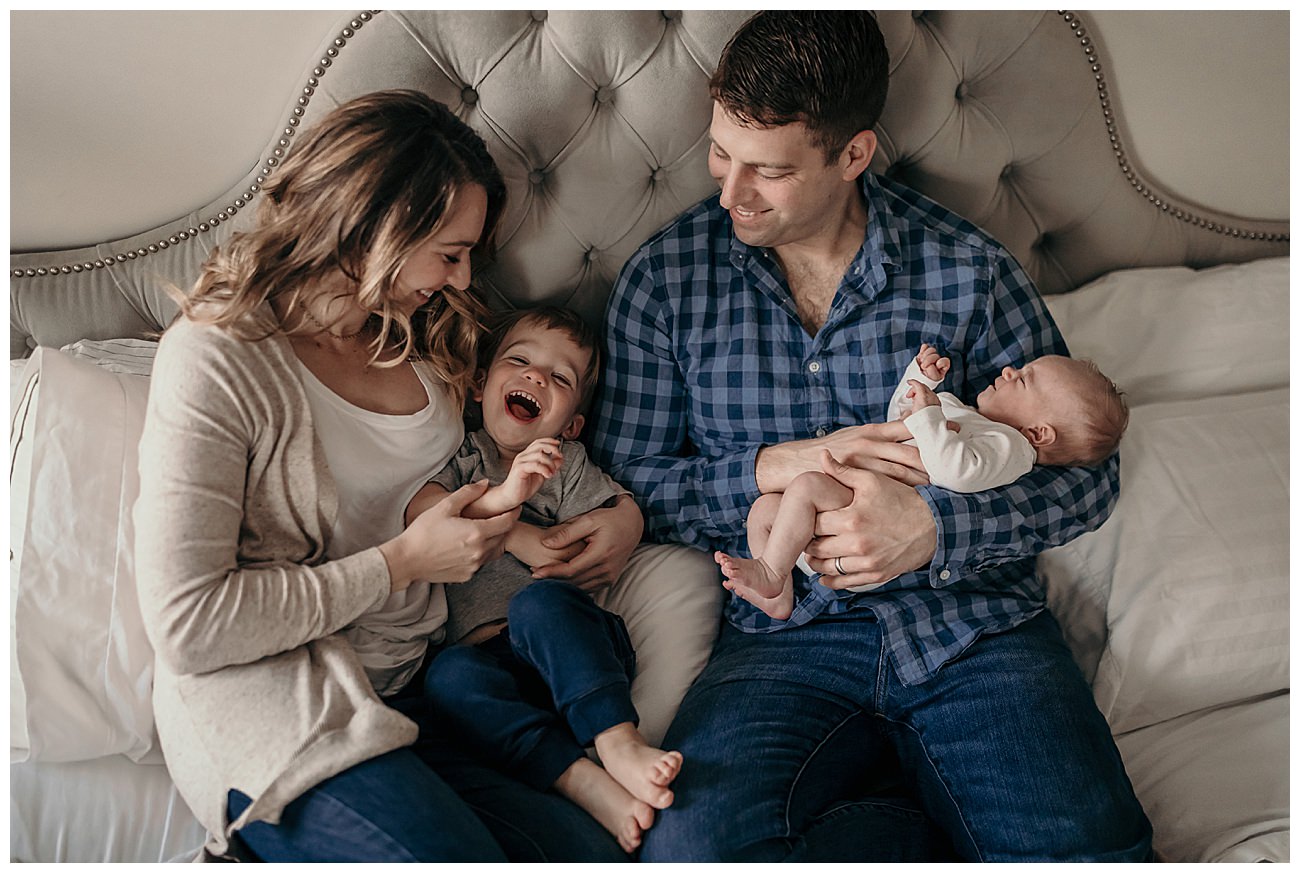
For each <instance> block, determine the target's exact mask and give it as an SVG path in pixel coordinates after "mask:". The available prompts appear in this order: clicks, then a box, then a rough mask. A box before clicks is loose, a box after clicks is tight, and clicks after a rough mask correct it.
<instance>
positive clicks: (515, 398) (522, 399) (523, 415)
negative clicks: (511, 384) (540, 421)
mask: <svg viewBox="0 0 1300 873" xmlns="http://www.w3.org/2000/svg"><path fill="white" fill-rule="evenodd" d="M506 411H507V412H509V413H510V415H511V416H513V417H514V418H517V419H519V420H520V421H524V422H528V421H532V420H533V419H535V418H537V416H539V415H541V414H542V404H541V403H539V402H538V400H537V398H536V397H534V396H532V395H531V394H528V393H526V392H524V391H511V392H510V393H509V394H507V395H506Z"/></svg>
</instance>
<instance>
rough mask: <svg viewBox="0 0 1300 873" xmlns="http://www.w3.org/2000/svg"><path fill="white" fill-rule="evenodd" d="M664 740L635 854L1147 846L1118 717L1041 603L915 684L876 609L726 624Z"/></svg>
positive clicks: (1089, 857) (858, 854)
mask: <svg viewBox="0 0 1300 873" xmlns="http://www.w3.org/2000/svg"><path fill="white" fill-rule="evenodd" d="M664 747H665V748H670V749H679V750H680V751H681V752H682V754H683V756H684V757H685V763H684V764H683V766H682V771H681V774H680V775H679V776H678V777H677V780H676V781H675V782H674V783H673V790H674V793H675V795H676V800H675V802H674V803H673V805H672V806H671V807H669V808H668V809H666V810H663V811H662V812H660V813H658V816H657V820H656V822H655V825H654V827H653V828H651V829H650V830H649V831H648V832H647V834H646V840H645V844H644V846H643V848H642V852H641V860H653V861H740V860H748V861H780V860H792V861H796V860H803V861H811V860H818V861H855V860H856V861H866V860H901V861H922V860H943V859H952V858H961V859H966V860H972V861H975V860H978V861H1034V860H1047V861H1051V860H1072V861H1140V860H1149V859H1150V857H1151V826H1150V824H1149V822H1148V821H1147V818H1146V816H1145V814H1144V813H1143V811H1142V808H1141V806H1140V804H1139V803H1138V801H1137V799H1136V797H1135V796H1134V794H1133V789H1132V786H1131V784H1130V783H1129V780H1128V777H1127V775H1126V774H1125V772H1124V767H1123V762H1122V761H1121V760H1120V756H1119V752H1118V750H1117V749H1116V747H1115V744H1114V742H1113V740H1112V739H1111V734H1110V729H1109V727H1108V726H1107V724H1106V721H1105V719H1103V718H1102V716H1101V714H1100V712H1098V710H1097V707H1096V705H1095V703H1094V702H1093V699H1092V694H1091V692H1090V690H1089V689H1088V686H1087V684H1086V683H1085V682H1084V680H1083V677H1082V675H1081V674H1080V672H1079V670H1078V668H1077V667H1076V666H1075V664H1074V661H1073V660H1072V658H1071V656H1070V652H1069V650H1068V649H1067V647H1066V645H1065V643H1064V641H1063V640H1062V637H1061V633H1060V628H1059V627H1058V625H1057V624H1056V621H1055V619H1054V618H1052V616H1051V615H1050V614H1048V613H1047V612H1044V613H1042V614H1040V615H1039V616H1037V617H1035V618H1033V619H1031V620H1029V621H1027V622H1025V623H1024V624H1022V625H1020V626H1019V627H1017V628H1015V629H1013V630H1010V631H1007V632H1004V633H998V634H989V635H986V636H984V637H981V638H980V639H979V640H977V641H976V642H975V643H974V644H973V645H972V646H971V647H970V649H968V650H967V652H966V653H965V654H963V655H962V656H961V657H960V658H958V659H957V660H955V661H953V662H951V663H949V664H947V665H946V666H945V667H943V668H942V669H941V670H940V671H939V672H938V674H937V675H935V676H934V677H933V678H931V679H930V680H929V681H927V682H925V683H924V684H921V685H918V686H912V687H908V686H905V685H903V684H902V683H900V682H899V681H898V679H897V677H896V676H895V674H894V671H893V669H892V668H891V667H890V665H889V662H888V658H887V656H886V655H885V653H884V649H883V646H882V639H881V633H880V628H879V626H878V624H877V623H876V622H875V620H874V618H872V617H871V616H870V615H863V616H860V617H859V616H856V615H854V616H846V617H837V618H834V619H822V620H818V621H814V622H812V623H810V624H807V625H804V626H801V627H798V628H794V629H790V630H784V631H779V632H776V633H771V634H745V633H741V632H739V631H737V630H735V629H734V628H731V627H729V626H728V627H724V629H723V631H722V634H721V636H720V637H719V639H718V643H717V645H716V647H715V649H714V652H713V657H712V658H711V659H710V661H709V664H708V666H707V667H705V669H704V672H703V673H702V674H701V675H700V678H699V679H698V680H697V681H696V683H695V685H694V686H693V687H692V688H691V690H690V691H689V692H688V693H687V695H686V699H685V700H684V701H683V703H682V707H681V709H680V710H679V711H678V714H677V717H676V719H675V720H674V722H673V724H672V727H671V728H670V729H669V731H668V736H667V737H666V738H665V741H664ZM900 780H901V783H902V786H903V788H902V789H901V791H899V790H894V791H887V790H883V789H882V786H881V785H880V782H881V781H884V782H885V783H889V782H891V781H892V782H894V783H895V785H896V784H897V783H898V781H900Z"/></svg>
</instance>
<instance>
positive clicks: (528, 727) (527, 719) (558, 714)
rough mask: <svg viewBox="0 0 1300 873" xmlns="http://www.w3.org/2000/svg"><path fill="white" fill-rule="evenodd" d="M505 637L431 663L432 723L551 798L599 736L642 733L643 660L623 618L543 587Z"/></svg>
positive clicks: (533, 589) (517, 600)
mask: <svg viewBox="0 0 1300 873" xmlns="http://www.w3.org/2000/svg"><path fill="white" fill-rule="evenodd" d="M506 621H507V624H506V629H505V630H504V631H502V632H501V633H500V634H498V635H497V636H495V637H493V638H491V639H489V640H487V641H486V642H483V643H480V644H478V645H476V646H452V647H451V648H449V649H447V650H445V651H443V652H441V653H440V654H439V655H438V656H437V657H435V658H434V659H433V661H432V662H431V663H430V664H429V671H428V673H427V674H426V676H425V680H424V690H425V695H426V696H427V697H428V699H429V702H430V704H431V706H432V710H433V717H434V718H435V719H436V720H438V721H439V722H442V723H444V724H446V725H447V726H448V729H449V732H451V733H454V734H455V736H456V737H457V739H458V740H459V741H460V742H462V743H463V744H464V745H465V747H466V748H468V749H470V750H471V751H472V752H473V753H474V754H475V755H476V756H478V757H479V758H481V759H483V760H485V761H487V762H489V763H491V764H493V765H494V766H496V767H499V768H501V769H502V770H504V771H506V772H508V773H511V774H513V775H515V776H516V777H518V778H519V779H521V780H523V782H525V783H526V784H528V785H530V786H532V787H534V788H536V789H538V790H541V791H545V790H546V789H548V788H550V787H551V786H552V785H553V784H554V783H555V780H556V779H557V778H559V776H560V774H561V773H563V772H564V771H565V770H567V769H568V768H569V766H570V765H572V764H573V762H574V761H576V760H578V758H580V757H582V756H583V755H584V754H585V752H584V748H585V747H586V746H589V745H591V743H592V740H593V739H594V738H595V737H596V735H597V734H599V733H600V732H602V731H604V730H606V729H608V728H611V727H613V726H614V725H617V724H621V723H623V722H632V723H633V724H636V723H637V721H638V719H637V713H636V709H635V708H634V707H633V706H632V698H631V693H630V686H631V682H632V675H633V671H634V669H635V667H636V655H635V653H634V652H633V649H632V641H631V640H630V639H629V638H628V635H627V629H626V628H625V627H624V625H623V619H621V618H619V617H618V616H617V615H615V614H614V613H612V612H606V611H605V610H603V609H601V608H600V607H599V606H597V605H596V604H595V602H594V601H592V599H591V597H590V596H589V595H588V594H587V593H586V592H584V591H582V590H580V589H578V588H576V587H574V586H573V585H570V584H569V583H567V582H561V581H557V580H553V579H541V580H538V581H536V582H534V583H532V584H531V585H529V586H528V587H527V588H524V589H521V590H520V591H519V593H517V594H515V595H514V597H512V598H511V599H510V607H509V611H508V614H507V617H506Z"/></svg>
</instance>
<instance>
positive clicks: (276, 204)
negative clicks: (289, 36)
mask: <svg viewBox="0 0 1300 873" xmlns="http://www.w3.org/2000/svg"><path fill="white" fill-rule="evenodd" d="M467 185H479V186H481V187H482V188H483V189H484V190H485V191H486V192H487V217H486V220H485V221H484V225H483V235H482V237H481V238H480V240H479V246H478V249H477V251H485V252H488V253H490V251H491V248H492V243H493V238H494V234H495V231H496V225H497V222H498V220H499V219H500V217H501V212H502V210H503V209H504V207H505V199H506V189H505V183H504V182H503V181H502V178H501V173H500V171H499V170H498V169H497V167H496V164H495V163H493V161H492V158H491V156H490V155H489V154H488V151H487V147H486V146H485V145H484V143H483V140H482V139H480V138H479V136H478V135H477V134H476V133H474V131H472V130H471V129H470V128H469V127H468V126H467V125H465V123H464V122H462V121H461V120H460V119H458V118H456V116H455V115H453V114H452V113H451V111H450V110H448V109H447V107H445V106H443V105H442V104H441V103H438V102H437V101H435V100H432V99H431V98H429V97H427V96H426V95H424V94H421V93H419V92H416V91H379V92H375V93H372V94H367V95H365V96H363V97H359V98H357V99H355V100H352V101H350V102H348V103H345V104H343V105H342V106H339V107H338V108H336V109H334V110H333V111H332V112H330V114H329V115H327V116H326V117H325V118H323V119H322V120H321V121H320V122H319V123H318V124H316V125H315V126H314V127H313V128H312V129H311V130H310V131H308V132H306V133H305V134H304V135H303V136H302V138H301V139H300V140H299V141H298V142H297V143H296V144H295V147H294V149H293V150H292V151H291V152H290V154H289V156H288V157H287V158H286V159H285V161H284V163H283V164H282V165H281V167H280V169H279V171H278V172H277V173H276V174H275V176H274V177H273V179H272V180H271V181H270V182H268V183H267V185H266V187H265V188H264V190H263V197H262V202H261V204H260V205H259V207H258V212H257V222H256V225H255V227H254V228H253V229H252V230H249V231H246V232H242V233H236V234H234V235H233V236H232V237H231V239H230V240H229V241H228V242H226V243H225V244H224V245H222V246H221V247H219V248H217V249H214V250H213V251H212V253H211V255H209V257H208V259H207V261H206V262H205V263H204V265H203V270H202V274H201V275H200V277H199V280H198V282H197V283H196V284H195V286H194V288H193V289H192V290H191V291H190V293H189V294H188V295H187V296H185V297H184V299H183V300H182V301H181V308H182V311H183V312H184V313H185V314H186V315H187V316H188V317H189V318H191V319H194V320H197V321H202V322H206V323H209V324H215V325H218V326H221V327H223V328H225V329H227V330H229V331H231V332H232V333H234V334H235V335H236V336H239V337H240V338H241V339H247V340H257V339H265V338H266V337H267V336H270V335H271V334H273V333H276V332H278V331H280V330H284V331H286V332H288V333H291V334H293V333H300V332H307V331H309V330H311V329H312V328H315V329H317V330H319V328H318V327H316V326H314V325H311V324H310V318H309V316H308V314H307V310H306V309H305V303H306V301H307V300H308V299H310V298H311V297H314V296H316V295H318V294H321V293H332V294H334V295H335V296H347V295H355V297H356V302H357V304H358V305H359V306H361V307H362V308H363V309H365V310H367V311H369V312H370V313H372V315H371V321H372V322H373V323H375V324H376V325H377V326H378V328H379V330H378V332H377V336H376V339H375V341H374V342H373V344H372V345H371V347H370V348H371V351H372V356H371V359H370V361H371V363H372V364H374V365H376V366H395V365H397V364H399V363H401V362H402V361H404V360H406V359H407V358H410V357H418V358H421V359H423V360H426V361H428V362H429V363H430V365H431V366H432V367H433V369H434V371H435V372H436V373H437V375H438V376H439V377H440V378H441V379H442V380H444V381H445V382H446V383H447V385H448V386H449V388H450V389H451V390H452V391H453V392H454V393H455V394H456V395H457V396H459V397H460V398H461V399H462V400H463V398H464V395H465V392H466V391H467V390H468V388H469V385H470V383H471V382H472V380H473V376H474V369H475V359H476V356H475V352H476V348H477V344H478V340H479V337H480V334H481V333H482V331H483V321H484V317H485V315H486V308H485V307H484V305H483V304H482V302H481V301H480V300H479V298H478V296H477V294H475V293H474V291H473V289H472V288H471V289H470V290H467V291H458V290H456V289H455V288H452V287H450V286H448V287H445V288H443V289H441V293H439V294H436V295H434V298H433V300H432V302H431V303H429V304H426V305H425V306H422V307H420V309H418V310H417V311H416V313H415V315H414V316H413V317H410V318H408V317H407V316H406V315H405V314H403V313H402V312H401V311H400V310H398V309H397V308H396V307H394V306H393V305H392V303H391V302H390V297H391V295H392V294H393V291H394V288H395V284H396V281H397V275H398V272H399V271H400V270H401V268H402V265H403V264H404V263H405V262H406V260H407V258H408V257H409V256H410V255H411V254H412V253H413V252H414V251H415V249H416V247H417V246H419V245H420V244H421V243H424V242H425V241H427V240H428V239H429V237H430V236H432V235H433V234H434V233H436V232H437V230H438V228H439V226H440V223H441V222H442V220H443V217H444V216H445V215H446V214H447V212H448V210H449V209H450V207H451V204H452V202H453V201H454V199H455V197H456V194H457V192H459V191H460V190H462V189H463V188H464V187H465V186H467ZM272 299H276V300H277V301H278V302H279V303H280V305H281V311H282V312H283V318H282V320H281V323H273V322H272V323H268V322H267V320H266V319H265V318H264V317H260V316H259V312H258V310H259V309H260V307H261V306H262V304H264V303H266V302H268V301H269V300H272ZM394 347H397V351H396V352H393V353H389V354H385V350H386V349H392V348H394Z"/></svg>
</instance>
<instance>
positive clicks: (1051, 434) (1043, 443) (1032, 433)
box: [1020, 424, 1056, 449]
mask: <svg viewBox="0 0 1300 873" xmlns="http://www.w3.org/2000/svg"><path fill="white" fill-rule="evenodd" d="M1020 432H1021V433H1022V434H1024V435H1025V439H1027V440H1029V444H1030V445H1031V446H1033V447H1034V448H1035V449H1042V448H1046V447H1047V446H1050V445H1051V444H1052V443H1054V442H1056V428H1054V427H1052V426H1051V425H1050V424H1031V425H1029V426H1028V427H1022V428H1020Z"/></svg>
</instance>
